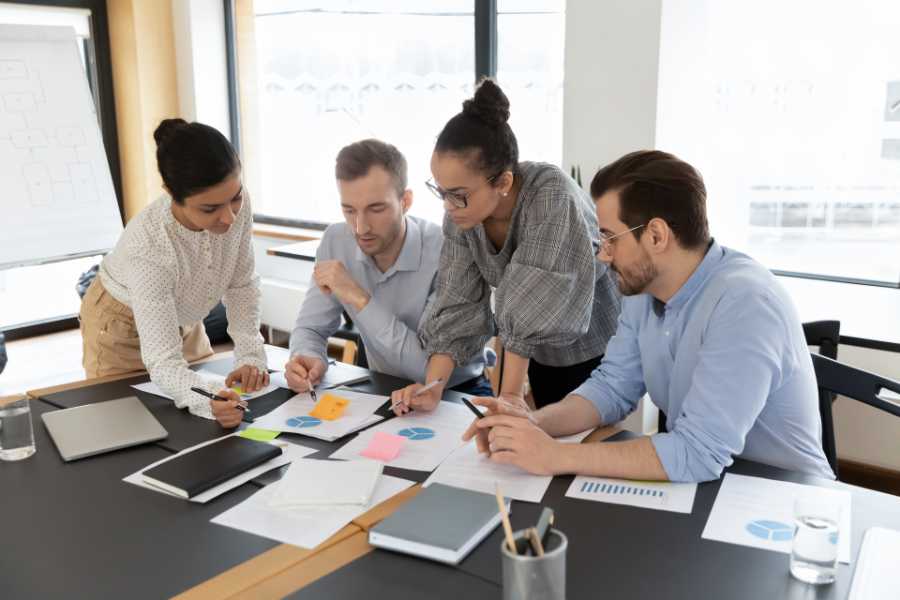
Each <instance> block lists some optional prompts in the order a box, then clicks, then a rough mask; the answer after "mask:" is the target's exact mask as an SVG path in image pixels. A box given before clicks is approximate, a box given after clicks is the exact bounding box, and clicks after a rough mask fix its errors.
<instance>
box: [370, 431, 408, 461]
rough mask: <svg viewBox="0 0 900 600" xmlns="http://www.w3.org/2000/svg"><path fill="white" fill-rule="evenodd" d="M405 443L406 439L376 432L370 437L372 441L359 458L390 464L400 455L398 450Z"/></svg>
mask: <svg viewBox="0 0 900 600" xmlns="http://www.w3.org/2000/svg"><path fill="white" fill-rule="evenodd" d="M405 443H406V438H405V437H403V436H402V435H394V434H393V433H385V432H383V431H376V432H375V435H373V436H372V440H371V441H370V442H369V445H368V446H366V449H365V450H363V451H362V452H360V453H359V454H360V456H365V457H366V458H374V459H375V460H380V461H382V462H391V461H392V460H394V459H395V458H397V455H398V454H400V449H401V448H403V444H405Z"/></svg>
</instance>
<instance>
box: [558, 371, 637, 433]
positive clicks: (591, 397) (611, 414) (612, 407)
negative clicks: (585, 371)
mask: <svg viewBox="0 0 900 600" xmlns="http://www.w3.org/2000/svg"><path fill="white" fill-rule="evenodd" d="M569 393H570V394H571V395H573V396H581V397H582V398H586V399H587V400H588V401H589V402H590V403H591V404H593V405H594V408H596V409H597V413H599V415H600V422H601V423H603V424H604V425H612V424H613V423H618V422H619V421H621V420H622V419H624V418H625V415H623V414H622V410H621V408H620V407H619V405H618V404H617V403H616V402H615V401H614V400H612V399H611V398H609V397H608V396H607V395H606V393H604V390H603V388H602V387H601V386H600V385H598V384H596V383H595V382H594V380H593V377H588V378H587V379H586V380H585V381H584V383H582V384H581V385H579V386H578V387H577V388H575V389H574V390H572V391H571V392H569Z"/></svg>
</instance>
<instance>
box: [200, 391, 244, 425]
mask: <svg viewBox="0 0 900 600" xmlns="http://www.w3.org/2000/svg"><path fill="white" fill-rule="evenodd" d="M217 395H218V396H219V397H220V398H227V400H210V401H209V407H210V408H211V409H212V414H213V416H214V417H215V418H216V421H218V422H219V425H221V426H222V427H224V428H225V429H231V428H232V427H237V426H238V425H240V423H241V420H242V419H243V418H244V411H243V410H241V409H240V408H239V406H242V405H244V406H245V403H244V401H243V400H242V399H241V397H240V396H239V395H238V394H237V392H235V391H234V390H231V389H228V388H225V389H222V390H219V392H218V394H217Z"/></svg>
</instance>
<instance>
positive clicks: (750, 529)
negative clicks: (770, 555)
mask: <svg viewBox="0 0 900 600" xmlns="http://www.w3.org/2000/svg"><path fill="white" fill-rule="evenodd" d="M745 528H746V530H747V533H749V534H750V535H752V536H753V537H758V538H759V539H761V540H772V541H773V542H786V541H788V540H790V539H791V538H793V537H794V527H793V526H791V525H788V524H787V523H781V522H779V521H769V520H767V519H759V520H757V521H750V522H749V523H747V525H746V527H745Z"/></svg>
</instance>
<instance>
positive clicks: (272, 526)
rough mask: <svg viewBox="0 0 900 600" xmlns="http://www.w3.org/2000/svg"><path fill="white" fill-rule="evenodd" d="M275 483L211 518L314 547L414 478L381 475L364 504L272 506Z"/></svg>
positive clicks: (280, 540)
mask: <svg viewBox="0 0 900 600" xmlns="http://www.w3.org/2000/svg"><path fill="white" fill-rule="evenodd" d="M278 485H279V483H273V484H271V485H267V486H266V487H264V488H263V489H261V490H260V491H258V492H256V493H255V494H253V495H252V496H250V497H249V498H247V499H246V500H244V501H243V502H241V503H240V504H238V505H237V506H235V507H233V508H231V509H230V510H227V511H225V512H223V513H222V514H220V515H219V516H217V517H216V518H214V519H212V521H211V522H213V523H216V524H217V525H224V526H225V527H231V528H233V529H238V530H240V531H244V532H247V533H252V534H255V535H259V536H262V537H266V538H269V539H273V540H276V541H279V542H282V543H285V544H293V545H294V546H300V547H301V548H315V547H316V546H318V545H319V544H321V543H322V542H324V541H325V540H327V539H328V538H329V537H331V536H332V535H334V534H335V533H337V532H338V531H340V529H341V527H343V526H344V525H346V524H347V523H349V522H350V521H352V520H353V519H354V518H356V517H358V516H359V515H361V514H363V513H364V512H366V511H367V510H369V509H371V508H373V507H374V506H377V505H378V504H380V503H382V502H384V501H385V500H387V499H388V498H390V497H392V496H394V495H396V494H398V493H400V492H402V491H403V490H405V489H406V488H408V487H410V486H411V485H413V482H412V481H407V480H405V479H400V478H398V477H391V476H389V475H382V476H381V479H380V480H379V481H378V485H377V486H376V487H375V492H374V494H372V501H371V502H369V504H368V505H367V506H359V505H356V506H354V505H344V506H325V507H303V508H272V507H271V506H269V499H270V497H271V496H272V494H274V493H275V490H276V489H277V486H278Z"/></svg>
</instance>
